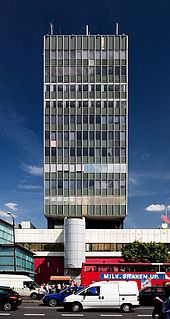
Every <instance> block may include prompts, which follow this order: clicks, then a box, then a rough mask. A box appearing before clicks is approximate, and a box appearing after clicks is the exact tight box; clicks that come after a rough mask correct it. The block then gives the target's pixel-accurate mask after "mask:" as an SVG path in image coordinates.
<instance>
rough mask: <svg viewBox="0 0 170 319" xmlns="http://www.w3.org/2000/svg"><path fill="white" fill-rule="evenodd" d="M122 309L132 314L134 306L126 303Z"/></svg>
mask: <svg viewBox="0 0 170 319" xmlns="http://www.w3.org/2000/svg"><path fill="white" fill-rule="evenodd" d="M121 309H122V311H123V312H130V311H131V310H132V306H131V305H130V304H128V303H124V304H123V305H122V307H121Z"/></svg>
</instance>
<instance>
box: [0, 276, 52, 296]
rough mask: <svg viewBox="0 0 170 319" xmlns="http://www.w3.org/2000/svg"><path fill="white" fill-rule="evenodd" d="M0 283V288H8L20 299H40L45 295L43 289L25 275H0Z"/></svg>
mask: <svg viewBox="0 0 170 319" xmlns="http://www.w3.org/2000/svg"><path fill="white" fill-rule="evenodd" d="M0 283H1V285H2V286H10V287H11V288H13V289H14V290H15V291H16V292H18V293H19V294H21V296H22V297H28V296H30V298H31V299H41V298H42V297H43V296H44V295H45V293H46V291H45V289H43V288H41V287H39V286H38V285H37V284H36V283H35V282H34V281H33V280H32V278H30V277H28V276H26V275H18V274H6V273H5V274H0Z"/></svg>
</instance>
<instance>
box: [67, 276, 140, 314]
mask: <svg viewBox="0 0 170 319" xmlns="http://www.w3.org/2000/svg"><path fill="white" fill-rule="evenodd" d="M138 297H139V291H138V286H137V283H136V282H135V281H123V280H121V281H119V280H114V281H98V282H95V283H93V284H91V285H90V286H88V287H87V288H84V289H82V290H81V291H79V292H78V293H76V294H75V295H70V296H67V297H66V298H65V299H64V303H63V306H64V309H65V310H69V311H70V310H72V311H74V312H78V311H82V310H83V309H92V308H93V309H104V308H106V309H107V308H108V309H109V308H110V309H111V308H115V309H116V308H120V309H121V310H122V311H123V312H130V311H131V310H132V309H133V308H136V307H139V301H138Z"/></svg>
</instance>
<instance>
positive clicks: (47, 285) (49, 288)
mask: <svg viewBox="0 0 170 319" xmlns="http://www.w3.org/2000/svg"><path fill="white" fill-rule="evenodd" d="M45 290H46V292H47V294H50V292H51V286H50V284H49V283H48V282H47V284H46V285H45Z"/></svg>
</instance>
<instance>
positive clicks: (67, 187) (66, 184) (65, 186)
mask: <svg viewBox="0 0 170 319" xmlns="http://www.w3.org/2000/svg"><path fill="white" fill-rule="evenodd" d="M64 189H69V181H68V180H64Z"/></svg>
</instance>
